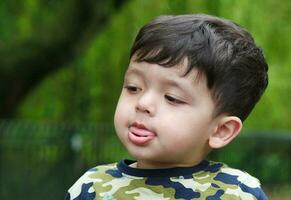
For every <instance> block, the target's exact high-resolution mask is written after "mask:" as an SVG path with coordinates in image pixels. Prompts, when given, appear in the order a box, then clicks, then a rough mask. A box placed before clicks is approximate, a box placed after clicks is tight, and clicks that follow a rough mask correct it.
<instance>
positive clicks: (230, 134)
mask: <svg viewBox="0 0 291 200" xmlns="http://www.w3.org/2000/svg"><path fill="white" fill-rule="evenodd" d="M216 125H217V126H216V128H215V130H214V132H213V133H212V134H211V135H210V137H209V146H210V147H211V148H214V149H217V148H221V147H224V146H225V145H227V144H228V143H229V142H231V141H232V140H233V139H234V138H235V137H236V136H237V135H238V134H239V132H240V130H241V128H242V121H241V120H240V118H238V117H235V116H222V117H221V118H220V119H219V121H218V123H217V124H216Z"/></svg>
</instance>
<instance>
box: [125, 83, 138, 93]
mask: <svg viewBox="0 0 291 200" xmlns="http://www.w3.org/2000/svg"><path fill="white" fill-rule="evenodd" d="M124 88H125V89H126V90H127V91H128V92H129V93H131V94H136V93H138V92H139V91H141V88H139V87H136V86H134V85H126V86H124Z"/></svg>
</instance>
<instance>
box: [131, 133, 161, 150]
mask: <svg viewBox="0 0 291 200" xmlns="http://www.w3.org/2000/svg"><path fill="white" fill-rule="evenodd" d="M155 137H156V135H155V134H154V133H152V134H148V135H145V136H140V135H137V134H134V133H133V132H131V131H130V130H129V132H128V138H129V140H130V141H131V142H132V143H133V144H135V145H138V146H144V145H147V144H148V143H150V142H151V141H152V140H153V139H154V138H155Z"/></svg>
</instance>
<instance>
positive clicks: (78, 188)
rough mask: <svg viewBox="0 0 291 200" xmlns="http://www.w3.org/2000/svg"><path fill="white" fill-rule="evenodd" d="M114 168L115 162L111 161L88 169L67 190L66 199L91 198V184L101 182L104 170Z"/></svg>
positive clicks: (93, 191) (92, 195)
mask: <svg viewBox="0 0 291 200" xmlns="http://www.w3.org/2000/svg"><path fill="white" fill-rule="evenodd" d="M115 168H116V163H112V164H108V165H99V166H96V167H93V168H91V169H89V170H88V171H86V172H85V173H84V174H83V175H82V176H81V177H80V178H79V179H78V180H77V181H76V182H75V183H74V184H73V185H72V187H71V188H70V189H69V190H68V193H67V196H66V200H79V199H80V200H81V199H88V200H91V199H92V200H93V199H94V198H95V190H94V187H93V185H94V184H95V183H98V182H102V178H103V177H104V176H106V172H107V171H108V170H112V169H115Z"/></svg>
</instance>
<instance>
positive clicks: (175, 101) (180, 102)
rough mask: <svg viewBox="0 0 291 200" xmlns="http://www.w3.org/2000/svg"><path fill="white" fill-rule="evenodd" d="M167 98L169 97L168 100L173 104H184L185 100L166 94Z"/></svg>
mask: <svg viewBox="0 0 291 200" xmlns="http://www.w3.org/2000/svg"><path fill="white" fill-rule="evenodd" d="M165 98H166V99H167V101H168V102H170V103H172V104H184V103H185V102H184V101H181V100H179V99H177V98H175V97H172V96H169V95H165Z"/></svg>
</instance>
